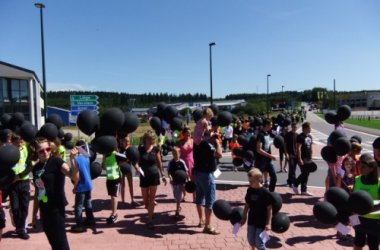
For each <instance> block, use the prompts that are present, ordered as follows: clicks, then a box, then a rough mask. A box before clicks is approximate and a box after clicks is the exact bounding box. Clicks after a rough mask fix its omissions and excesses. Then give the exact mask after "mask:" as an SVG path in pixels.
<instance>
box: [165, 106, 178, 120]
mask: <svg viewBox="0 0 380 250" xmlns="http://www.w3.org/2000/svg"><path fill="white" fill-rule="evenodd" d="M164 113H165V120H166V121H167V122H169V123H170V122H171V121H172V119H173V118H174V117H176V116H177V115H178V110H177V109H176V107H174V106H167V107H166V108H165V110H164Z"/></svg>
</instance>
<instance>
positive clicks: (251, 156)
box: [244, 150, 255, 161]
mask: <svg viewBox="0 0 380 250" xmlns="http://www.w3.org/2000/svg"><path fill="white" fill-rule="evenodd" d="M244 158H245V159H247V160H249V161H252V160H253V159H254V158H255V155H254V153H253V151H252V150H247V151H245V152H244Z"/></svg>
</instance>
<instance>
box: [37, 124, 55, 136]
mask: <svg viewBox="0 0 380 250" xmlns="http://www.w3.org/2000/svg"><path fill="white" fill-rule="evenodd" d="M37 134H38V136H42V137H45V138H46V139H48V140H50V141H54V140H55V139H56V138H57V136H58V128H57V126H55V125H54V124H53V123H49V122H48V123H45V124H44V125H43V126H42V127H41V128H40V130H39V131H38V133H37Z"/></svg>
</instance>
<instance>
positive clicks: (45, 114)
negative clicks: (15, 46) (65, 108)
mask: <svg viewBox="0 0 380 250" xmlns="http://www.w3.org/2000/svg"><path fill="white" fill-rule="evenodd" d="M34 6H36V8H38V9H40V20H41V53H42V85H43V89H44V116H45V121H46V118H47V93H46V74H45V45H44V18H43V11H42V10H43V9H44V8H45V5H44V4H42V3H35V4H34Z"/></svg>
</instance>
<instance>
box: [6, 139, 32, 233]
mask: <svg viewBox="0 0 380 250" xmlns="http://www.w3.org/2000/svg"><path fill="white" fill-rule="evenodd" d="M12 144H13V145H14V146H16V147H17V148H18V149H19V150H20V160H19V161H18V162H17V164H16V165H15V166H14V167H13V168H12V170H13V171H14V172H15V175H16V178H15V180H14V181H13V183H12V184H11V185H10V186H9V189H8V190H9V198H10V207H11V209H10V212H11V214H12V218H13V222H14V225H15V227H16V234H17V235H18V237H19V238H21V239H24V240H27V239H29V238H30V236H29V234H28V232H27V230H26V224H27V223H26V218H27V216H28V210H29V209H28V208H29V200H30V185H29V172H30V168H27V165H26V162H27V158H28V149H27V147H26V145H25V142H24V140H23V139H22V138H21V136H19V135H16V134H13V135H12Z"/></svg>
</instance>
